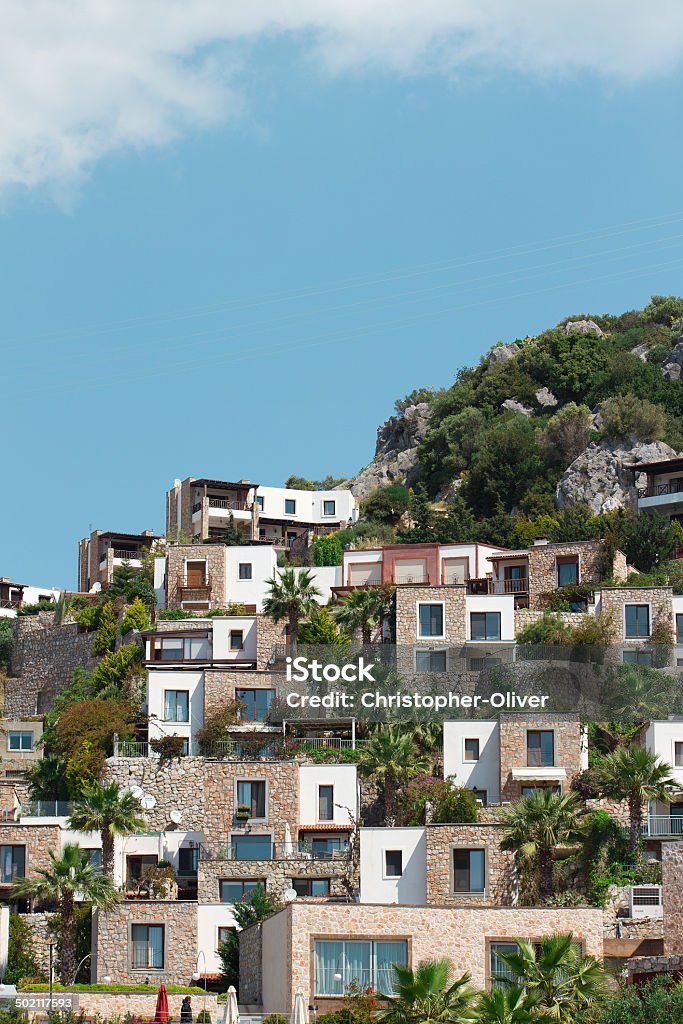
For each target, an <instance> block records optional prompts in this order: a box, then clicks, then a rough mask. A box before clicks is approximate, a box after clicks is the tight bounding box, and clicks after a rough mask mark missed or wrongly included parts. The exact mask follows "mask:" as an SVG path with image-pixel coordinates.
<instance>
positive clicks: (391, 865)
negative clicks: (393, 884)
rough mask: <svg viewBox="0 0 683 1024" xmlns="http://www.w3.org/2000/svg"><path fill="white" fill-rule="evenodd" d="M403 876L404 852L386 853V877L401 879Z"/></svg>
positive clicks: (390, 851) (393, 851)
mask: <svg viewBox="0 0 683 1024" xmlns="http://www.w3.org/2000/svg"><path fill="white" fill-rule="evenodd" d="M402 874H403V850H385V851H384V877H385V878H400V877H401V875H402Z"/></svg>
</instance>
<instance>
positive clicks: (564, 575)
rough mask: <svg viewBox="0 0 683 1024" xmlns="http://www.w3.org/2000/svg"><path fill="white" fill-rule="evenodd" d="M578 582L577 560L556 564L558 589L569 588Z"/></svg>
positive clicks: (572, 559)
mask: <svg viewBox="0 0 683 1024" xmlns="http://www.w3.org/2000/svg"><path fill="white" fill-rule="evenodd" d="M578 582H579V560H578V558H571V559H567V560H566V561H562V562H558V563H557V585H558V587H569V586H571V585H572V584H574V583H578Z"/></svg>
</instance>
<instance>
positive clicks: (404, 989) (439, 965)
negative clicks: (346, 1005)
mask: <svg viewBox="0 0 683 1024" xmlns="http://www.w3.org/2000/svg"><path fill="white" fill-rule="evenodd" d="M393 972H394V991H395V993H396V994H395V995H393V996H382V998H383V999H386V1006H383V1007H382V1008H381V1009H378V1010H376V1011H375V1013H374V1014H373V1016H374V1017H375V1019H376V1020H377V1021H378V1022H381V1024H423V1022H424V1021H434V1022H435V1024H464V1022H465V1021H471V1020H472V1018H473V1013H472V1004H473V1001H474V995H475V990H474V989H473V988H472V986H471V985H470V975H469V974H463V975H462V977H461V978H456V980H455V981H451V973H452V966H451V962H450V960H423V961H421V962H420V963H419V964H418V965H417V967H416V969H415V970H414V971H413V970H411V969H410V968H409V967H399V966H398V965H396V964H394V966H393Z"/></svg>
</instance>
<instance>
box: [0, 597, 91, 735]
mask: <svg viewBox="0 0 683 1024" xmlns="http://www.w3.org/2000/svg"><path fill="white" fill-rule="evenodd" d="M14 635H15V640H14V646H13V647H12V651H11V654H10V666H9V675H8V677H7V679H6V681H5V702H4V715H5V717H6V718H20V717H21V716H22V715H35V714H42V713H44V712H46V711H49V710H50V709H51V708H52V706H53V704H54V699H55V697H56V695H57V694H58V693H59V692H60V691H61V690H63V689H64V687H65V686H66V684H67V683H68V681H69V679H70V678H71V674H72V673H73V672H74V670H75V669H77V668H81V667H83V668H88V669H92V668H94V666H95V665H96V664H97V658H96V657H94V656H93V653H92V646H93V641H94V638H95V634H94V633H80V632H79V630H78V626H77V625H76V624H75V623H73V622H72V623H67V624H66V625H63V626H60V625H56V624H55V622H54V613H53V612H39V613H38V614H37V615H23V616H19V617H17V618H16V619H15V620H14Z"/></svg>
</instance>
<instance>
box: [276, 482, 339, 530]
mask: <svg viewBox="0 0 683 1024" xmlns="http://www.w3.org/2000/svg"><path fill="white" fill-rule="evenodd" d="M256 494H257V496H258V497H259V498H263V511H262V512H261V513H260V516H259V518H260V519H262V520H268V519H285V520H289V521H290V522H292V523H320V524H323V525H324V524H325V523H337V522H346V521H347V520H349V519H352V520H355V518H356V515H357V512H356V502H355V498H354V497H353V495H352V493H351V491H299V490H293V489H290V488H286V487H259V488H257V491H256ZM286 500H293V501H295V502H296V509H295V512H294V514H293V515H292V514H290V513H286V512H285V501H286ZM325 501H333V502H334V503H335V505H334V514H333V515H330V516H326V515H325V514H324V511H323V510H324V502H325Z"/></svg>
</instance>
